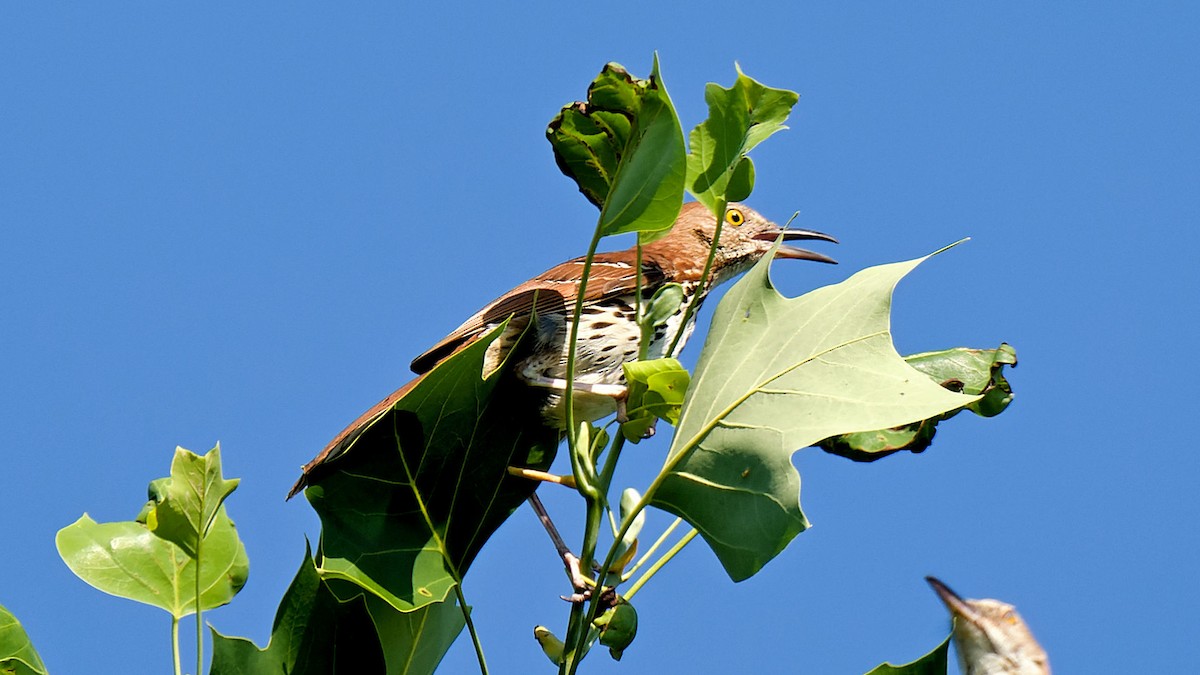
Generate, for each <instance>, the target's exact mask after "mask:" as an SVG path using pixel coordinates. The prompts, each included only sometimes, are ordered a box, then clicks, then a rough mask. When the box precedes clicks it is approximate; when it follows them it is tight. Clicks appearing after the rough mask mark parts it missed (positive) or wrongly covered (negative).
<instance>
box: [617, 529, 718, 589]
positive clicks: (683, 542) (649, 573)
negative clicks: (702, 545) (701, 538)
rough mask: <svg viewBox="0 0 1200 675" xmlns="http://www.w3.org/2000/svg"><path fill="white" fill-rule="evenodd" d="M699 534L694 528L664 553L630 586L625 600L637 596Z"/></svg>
mask: <svg viewBox="0 0 1200 675" xmlns="http://www.w3.org/2000/svg"><path fill="white" fill-rule="evenodd" d="M697 534H700V533H699V532H698V531H696V528H694V527H693V528H692V529H691V531H689V532H688V533H687V534H685V535H683V538H682V539H680V540H679V541H677V542H675V545H674V546H672V547H671V549H670V550H669V551H667V552H666V553H664V554H663V556H662V557H661V558H659V559H658V560H656V561H654V564H653V565H651V566H650V569H648V570H646V573H645V574H643V575H642V576H640V577H638V580H637V581H635V582H633V585H632V586H630V587H629V590H628V591H626V592H625V599H626V600H628V599H630V598H632V597H633V596H634V595H637V592H638V590H640V589H641V587H642V586H645V585H646V582H647V581H650V579H651V578H653V577H654V575H655V574H658V571H659V570H660V569H662V568H663V565H666V564H667V563H669V562H671V558H674V557H675V556H676V555H678V553H679V552H680V551H682V550H683V547H684V546H687V545H688V542H690V541H691V540H693V539H695V538H696V535H697Z"/></svg>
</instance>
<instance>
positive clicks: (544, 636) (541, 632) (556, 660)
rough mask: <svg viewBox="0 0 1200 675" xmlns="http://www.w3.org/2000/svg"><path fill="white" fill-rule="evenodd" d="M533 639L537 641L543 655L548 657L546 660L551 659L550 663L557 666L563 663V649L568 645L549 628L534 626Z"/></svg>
mask: <svg viewBox="0 0 1200 675" xmlns="http://www.w3.org/2000/svg"><path fill="white" fill-rule="evenodd" d="M533 639H535V640H537V643H538V646H539V647H541V648H542V653H543V654H545V655H546V658H548V659H550V663H553V664H554V665H556V666H557V665H559V664H560V663H562V659H563V649H564V648H565V647H566V645H564V644H563V641H562V640H560V639H558V636H557V635H555V634H554V633H553V632H552V631H551V630H550V629H549V628H546V627H545V626H534V627H533Z"/></svg>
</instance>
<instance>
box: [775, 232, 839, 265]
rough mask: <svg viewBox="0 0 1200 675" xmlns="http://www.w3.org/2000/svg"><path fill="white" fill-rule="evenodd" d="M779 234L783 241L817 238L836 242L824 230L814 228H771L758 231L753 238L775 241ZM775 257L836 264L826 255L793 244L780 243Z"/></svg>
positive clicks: (836, 241)
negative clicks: (819, 230)
mask: <svg viewBox="0 0 1200 675" xmlns="http://www.w3.org/2000/svg"><path fill="white" fill-rule="evenodd" d="M781 234H782V235H783V240H784V241H801V240H814V239H817V240H821V241H831V242H833V243H835V244H836V243H838V240H837V239H834V238H833V237H831V236H829V235H828V234H825V233H824V232H817V231H816V230H790V229H789V230H784V229H781V228H772V229H770V230H766V231H764V232H761V233H759V234H758V235H757V236H756V237H755V238H756V239H762V240H763V241H775V240H776V239H778V238H779V236H780V235H781ZM775 257H776V258H785V259H790V260H813V261H815V262H823V263H830V264H831V265H836V264H837V261H836V260H834V259H833V258H830V257H829V256H827V255H824V254H821V253H817V252H815V251H809V250H808V249H803V248H797V247H795V246H784V245H781V246H780V247H779V250H778V251H777V252H776V253H775Z"/></svg>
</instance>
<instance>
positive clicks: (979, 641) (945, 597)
mask: <svg viewBox="0 0 1200 675" xmlns="http://www.w3.org/2000/svg"><path fill="white" fill-rule="evenodd" d="M925 580H926V581H927V582H929V585H930V586H932V587H933V590H934V592H935V593H937V595H938V597H939V598H941V600H942V602H943V603H945V605H946V608H947V609H948V610H950V615H951V616H952V617H953V618H954V644H955V646H957V647H958V657H959V660H960V661H961V662H962V664H963V672H978V673H1013V674H1018V675H1046V674H1048V673H1049V672H1050V666H1049V663H1048V662H1047V658H1046V652H1045V650H1043V649H1042V646H1041V645H1040V644H1038V641H1037V640H1036V639H1034V637H1033V632H1032V631H1030V630H1029V626H1028V625H1026V623H1025V621H1024V620H1023V619H1021V615H1019V614H1017V611H1016V609H1015V608H1014V607H1013V606H1012V605H1010V604H1007V603H1004V602H1000V601H999V600H990V599H984V600H968V599H965V598H962V597H960V596H959V595H958V594H957V593H955V592H954V591H952V590H950V588H949V587H948V586H946V584H943V583H942V582H941V581H938V580H937V579H935V578H933V577H925ZM968 666H970V668H968Z"/></svg>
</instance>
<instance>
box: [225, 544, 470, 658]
mask: <svg viewBox="0 0 1200 675" xmlns="http://www.w3.org/2000/svg"><path fill="white" fill-rule="evenodd" d="M347 586H349V585H347ZM355 588H356V587H355ZM462 626H463V617H462V612H461V611H460V610H459V609H458V608H457V607H456V606H455V605H454V603H453V602H450V603H439V604H434V605H427V606H426V607H424V608H422V609H420V610H417V611H415V612H407V613H401V612H397V611H395V610H394V609H392V608H391V606H390V605H387V604H386V603H384V602H383V601H381V600H378V599H377V598H373V596H369V595H364V594H363V592H362V591H361V589H359V590H353V591H350V592H349V597H347V598H346V599H345V600H344V601H342V600H339V598H338V597H337V596H336V595H335V594H334V593H333V592H332V591H331V590H330V588H329V587H328V586H327V585H326V584H325V582H324V581H322V580H321V578H320V575H319V574H318V573H317V568H316V566H315V565H314V564H313V561H312V558H311V557H310V553H309V551H308V550H306V551H305V555H304V560H303V562H302V563H301V565H300V570H299V571H298V572H297V573H296V577H295V578H294V579H293V580H292V584H291V586H289V587H288V590H287V592H286V593H284V596H283V600H282V601H281V602H280V603H279V609H278V610H277V611H276V613H275V622H274V624H273V625H272V627H271V640H270V642H269V643H268V644H267V646H266V647H265V648H263V649H259V648H258V647H257V646H256V645H255V644H254V643H253V642H251V641H250V640H247V639H245V638H240V637H228V636H225V635H221V634H220V633H218V632H217V631H216V630H215V629H214V630H213V632H212V635H213V663H212V669H211V671H210V673H211V675H260V674H262V675H268V674H270V675H273V674H275V673H292V674H293V675H300V674H310V675H320V674H323V673H360V672H368V673H377V672H380V673H382V672H386V673H408V674H410V675H416V674H418V673H432V672H433V671H434V669H435V668H436V667H437V664H438V663H439V662H440V661H441V659H442V656H443V655H444V654H445V653H446V650H447V649H449V647H450V644H451V643H452V642H453V641H454V639H455V637H457V636H458V633H459V632H460V631H461V630H462Z"/></svg>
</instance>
